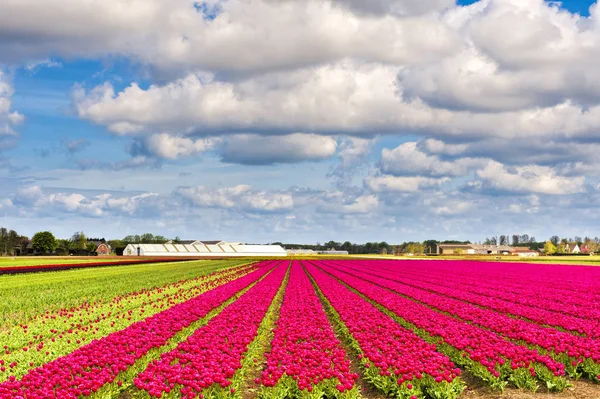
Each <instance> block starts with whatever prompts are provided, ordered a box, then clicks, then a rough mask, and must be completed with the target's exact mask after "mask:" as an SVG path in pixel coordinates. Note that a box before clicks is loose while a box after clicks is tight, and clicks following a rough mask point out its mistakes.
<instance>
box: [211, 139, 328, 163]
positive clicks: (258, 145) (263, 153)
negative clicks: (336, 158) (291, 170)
mask: <svg viewBox="0 0 600 399" xmlns="http://www.w3.org/2000/svg"><path fill="white" fill-rule="evenodd" d="M336 148H337V142H336V141H335V139H333V138H332V137H326V136H319V135H316V134H305V133H293V134H289V135H285V136H260V135H251V134H238V135H233V136H230V137H226V138H225V139H224V143H223V146H222V147H221V148H220V149H219V153H220V155H221V159H222V160H223V161H224V162H231V163H240V164H245V165H271V164H274V163H296V162H302V161H319V160H323V159H327V158H329V157H331V156H332V155H333V154H335V151H336Z"/></svg>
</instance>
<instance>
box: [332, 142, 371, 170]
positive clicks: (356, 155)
mask: <svg viewBox="0 0 600 399" xmlns="http://www.w3.org/2000/svg"><path fill="white" fill-rule="evenodd" d="M374 144H375V140H373V139H364V138H360V137H345V138H343V139H342V141H341V143H340V150H339V153H338V155H339V157H340V159H341V160H342V167H343V168H349V167H351V166H354V165H356V164H357V163H359V162H361V161H364V159H365V158H366V157H367V155H369V153H370V152H371V149H372V147H373V145H374Z"/></svg>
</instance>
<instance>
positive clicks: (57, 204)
mask: <svg viewBox="0 0 600 399" xmlns="http://www.w3.org/2000/svg"><path fill="white" fill-rule="evenodd" d="M48 191H49V190H48V189H43V188H42V187H40V186H29V187H21V188H19V189H17V191H16V192H15V195H14V196H13V198H12V200H10V199H8V201H9V202H10V203H11V204H13V203H14V205H16V206H19V207H21V208H23V209H27V210H28V211H32V210H33V211H35V212H38V213H39V214H41V215H59V214H60V213H62V212H64V213H72V214H78V215H81V216H87V217H100V216H104V215H106V214H127V215H133V214H135V213H136V212H137V211H138V210H139V209H140V208H142V207H143V206H144V203H148V202H150V201H152V200H154V199H156V198H157V196H158V194H154V193H144V194H139V195H131V196H120V197H115V196H114V195H112V194H109V193H103V194H96V195H85V194H84V193H81V192H61V191H56V189H53V190H50V192H48Z"/></svg>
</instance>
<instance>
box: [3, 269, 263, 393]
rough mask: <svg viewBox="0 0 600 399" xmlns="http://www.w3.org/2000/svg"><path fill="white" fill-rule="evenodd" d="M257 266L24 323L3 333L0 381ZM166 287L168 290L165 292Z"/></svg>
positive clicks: (228, 271) (215, 274)
mask: <svg viewBox="0 0 600 399" xmlns="http://www.w3.org/2000/svg"><path fill="white" fill-rule="evenodd" d="M255 268H256V266H252V267H251V268H241V269H239V268H234V269H231V270H226V271H220V272H217V273H214V274H212V275H208V276H203V277H204V278H201V279H194V280H191V281H187V282H186V283H185V284H183V283H182V286H172V287H171V288H170V289H168V290H167V289H166V288H164V287H163V288H159V289H157V291H155V292H154V293H153V295H150V293H148V295H143V296H134V297H131V298H129V299H128V300H127V303H128V305H127V306H125V303H124V301H120V302H119V303H116V302H113V301H111V302H109V303H107V304H106V305H105V306H102V307H89V308H87V309H86V311H79V312H78V314H79V316H78V317H68V318H64V319H62V318H56V319H52V320H51V321H52V323H48V324H47V325H44V323H45V320H42V321H41V323H34V325H33V326H32V327H31V326H29V325H23V326H22V327H23V328H22V329H16V330H14V329H13V330H11V331H7V332H6V333H0V338H1V339H2V342H3V344H4V345H3V348H2V349H3V352H1V353H0V363H2V364H3V365H0V382H3V381H5V380H7V379H8V378H9V376H11V375H13V376H15V377H17V378H20V377H22V376H23V375H25V374H26V373H27V372H29V370H30V369H33V368H35V367H37V366H41V365H43V364H45V363H48V362H50V361H52V360H54V359H56V358H58V357H60V356H64V355H67V354H68V353H70V352H72V351H74V350H76V349H77V348H79V347H81V346H83V345H85V344H87V343H88V342H90V341H91V340H94V339H98V338H101V337H103V336H106V335H108V334H110V333H112V332H115V331H119V330H122V329H124V328H127V327H129V326H130V325H131V324H133V323H135V322H139V321H141V320H144V319H146V318H148V317H150V316H152V315H154V314H157V313H159V312H161V311H162V310H164V309H167V308H169V307H171V306H174V305H176V304H178V303H181V302H184V301H186V300H188V299H191V298H193V297H196V296H198V295H200V294H201V293H203V292H206V291H208V290H210V289H213V288H215V287H217V286H219V285H222V284H225V283H226V282H228V281H232V280H234V279H236V278H239V277H241V276H243V275H245V274H247V273H248V272H250V271H251V270H255ZM164 291H167V292H165V293H164V294H163V292H164ZM120 298H123V297H120ZM88 312H89V313H88ZM101 312H102V313H101ZM104 312H106V313H104ZM40 324H41V325H40ZM44 328H46V330H44ZM4 365H6V366H4Z"/></svg>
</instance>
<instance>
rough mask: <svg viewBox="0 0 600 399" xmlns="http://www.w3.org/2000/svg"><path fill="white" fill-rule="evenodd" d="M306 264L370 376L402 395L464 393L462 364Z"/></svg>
mask: <svg viewBox="0 0 600 399" xmlns="http://www.w3.org/2000/svg"><path fill="white" fill-rule="evenodd" d="M305 265H306V269H307V271H308V272H309V273H310V275H311V276H312V277H313V278H314V279H315V282H316V284H317V286H318V287H319V289H320V290H321V292H322V294H323V295H324V297H325V298H326V299H327V301H328V302H329V303H330V304H331V306H332V307H333V309H335V312H336V313H337V314H338V315H339V320H340V322H341V323H343V325H344V326H345V328H347V331H348V333H349V335H350V336H351V339H352V340H353V342H355V344H356V345H355V350H357V351H358V352H359V358H360V359H361V364H362V366H363V369H364V374H365V378H366V379H367V380H368V381H369V382H371V383H372V384H373V385H375V386H376V387H378V388H379V389H381V390H383V391H384V393H386V394H392V395H394V396H397V397H403V398H404V397H407V398H408V397H414V398H417V397H423V392H427V391H430V390H433V391H436V392H438V395H439V396H434V395H431V396H432V397H445V398H454V397H456V396H458V395H459V394H460V392H461V391H462V383H460V381H458V380H457V379H456V378H457V376H458V375H459V374H460V369H458V368H457V367H456V366H455V365H454V363H452V361H451V360H450V359H449V358H448V357H447V356H445V355H443V354H441V353H439V352H437V351H436V346H435V345H433V344H430V343H427V342H425V341H424V340H423V339H421V338H420V337H418V336H417V335H415V334H414V333H413V332H412V331H410V330H407V329H405V328H403V327H401V326H400V325H399V324H398V323H396V322H395V321H394V320H393V319H392V318H391V317H390V316H388V315H386V314H384V313H383V312H381V311H380V310H379V309H377V308H376V307H375V306H374V305H372V304H371V303H369V302H368V301H366V300H365V299H364V298H362V297H361V296H359V295H358V294H356V293H354V292H352V291H350V290H349V289H348V288H346V287H344V286H343V285H342V284H341V283H340V282H339V281H337V280H336V279H335V278H333V277H331V276H329V275H328V274H326V273H324V272H323V271H321V270H320V269H318V268H317V267H315V266H313V265H312V264H310V263H305ZM442 392H444V394H442Z"/></svg>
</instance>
